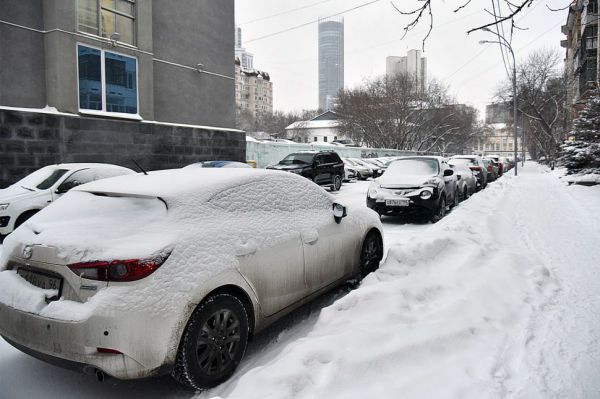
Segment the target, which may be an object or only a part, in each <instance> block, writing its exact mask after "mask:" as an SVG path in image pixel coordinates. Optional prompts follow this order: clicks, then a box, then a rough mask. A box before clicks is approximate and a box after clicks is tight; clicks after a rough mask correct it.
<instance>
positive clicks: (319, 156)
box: [267, 151, 344, 191]
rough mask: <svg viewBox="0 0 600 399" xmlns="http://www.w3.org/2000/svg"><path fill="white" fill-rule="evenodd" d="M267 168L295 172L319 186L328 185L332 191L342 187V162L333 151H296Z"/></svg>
mask: <svg viewBox="0 0 600 399" xmlns="http://www.w3.org/2000/svg"><path fill="white" fill-rule="evenodd" d="M267 169H274V170H283V171H286V172H292V173H297V174H299V175H301V176H304V177H306V178H307V179H310V180H312V181H314V182H315V183H317V184H319V185H321V186H330V187H331V190H332V191H338V190H339V189H340V188H341V187H342V179H343V178H344V162H343V161H342V159H341V158H340V156H339V155H338V154H337V153H335V152H333V151H305V152H296V153H293V154H290V155H288V156H287V157H285V158H284V159H283V160H281V161H280V162H279V163H278V164H277V165H272V166H269V167H267Z"/></svg>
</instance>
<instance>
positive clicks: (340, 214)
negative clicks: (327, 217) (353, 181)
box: [333, 203, 348, 224]
mask: <svg viewBox="0 0 600 399" xmlns="http://www.w3.org/2000/svg"><path fill="white" fill-rule="evenodd" d="M346 216H348V208H346V207H345V206H344V205H341V204H337V203H335V204H333V218H334V219H335V222H336V223H337V224H340V223H341V222H342V219H343V218H345V217H346Z"/></svg>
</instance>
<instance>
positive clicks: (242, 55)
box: [235, 26, 254, 69]
mask: <svg viewBox="0 0 600 399" xmlns="http://www.w3.org/2000/svg"><path fill="white" fill-rule="evenodd" d="M235 58H239V60H240V62H241V63H242V67H243V68H246V69H253V68H254V55H253V54H252V53H249V52H247V51H246V49H245V48H244V46H243V45H242V28H240V27H239V26H236V27H235Z"/></svg>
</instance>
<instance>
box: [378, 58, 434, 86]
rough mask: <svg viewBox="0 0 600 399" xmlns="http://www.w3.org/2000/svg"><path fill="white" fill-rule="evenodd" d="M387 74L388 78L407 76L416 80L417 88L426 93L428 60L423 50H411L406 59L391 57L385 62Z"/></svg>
mask: <svg viewBox="0 0 600 399" xmlns="http://www.w3.org/2000/svg"><path fill="white" fill-rule="evenodd" d="M385 73H386V76H388V77H393V76H395V75H399V74H407V75H410V76H412V77H413V78H414V79H415V86H416V87H418V88H419V90H421V91H425V89H426V86H427V58H425V57H423V56H422V55H421V50H409V51H408V53H407V54H406V56H405V57H396V56H390V57H387V58H386V60H385Z"/></svg>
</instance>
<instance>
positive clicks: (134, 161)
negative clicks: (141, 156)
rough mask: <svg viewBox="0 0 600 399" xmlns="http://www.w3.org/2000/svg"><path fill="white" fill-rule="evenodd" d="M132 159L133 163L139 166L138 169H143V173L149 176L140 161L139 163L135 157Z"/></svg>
mask: <svg viewBox="0 0 600 399" xmlns="http://www.w3.org/2000/svg"><path fill="white" fill-rule="evenodd" d="M132 161H133V163H134V164H135V166H137V167H138V169H139V170H141V171H142V173H143V174H145V175H146V176H148V172H146V171H145V170H144V168H142V167H141V166H140V164H139V163H137V162H136V161H135V159H132Z"/></svg>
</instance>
